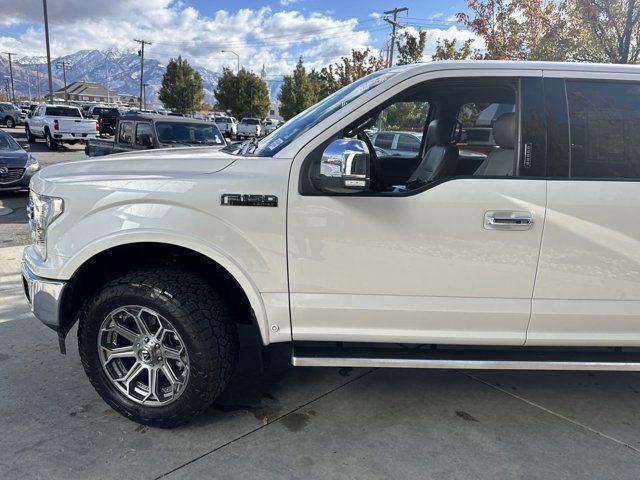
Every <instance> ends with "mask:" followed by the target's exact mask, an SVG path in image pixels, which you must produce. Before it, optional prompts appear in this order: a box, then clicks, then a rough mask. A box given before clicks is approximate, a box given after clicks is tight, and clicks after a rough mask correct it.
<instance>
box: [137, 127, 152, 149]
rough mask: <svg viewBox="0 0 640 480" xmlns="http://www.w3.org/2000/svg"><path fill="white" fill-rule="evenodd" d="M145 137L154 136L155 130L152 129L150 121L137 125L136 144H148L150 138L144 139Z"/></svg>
mask: <svg viewBox="0 0 640 480" xmlns="http://www.w3.org/2000/svg"><path fill="white" fill-rule="evenodd" d="M143 137H146V138H148V139H149V140H151V139H152V138H153V130H152V129H151V124H150V123H144V122H142V123H138V124H137V125H136V145H142V146H147V145H148V143H145V142H148V140H143Z"/></svg>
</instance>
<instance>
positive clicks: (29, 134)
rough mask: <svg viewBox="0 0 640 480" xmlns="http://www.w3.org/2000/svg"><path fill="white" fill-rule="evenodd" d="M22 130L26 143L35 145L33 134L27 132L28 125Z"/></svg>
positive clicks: (29, 131)
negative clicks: (25, 135)
mask: <svg viewBox="0 0 640 480" xmlns="http://www.w3.org/2000/svg"><path fill="white" fill-rule="evenodd" d="M24 130H25V133H26V134H27V142H29V143H36V137H35V135H34V134H33V133H31V130H29V125H27V126H26V127H24Z"/></svg>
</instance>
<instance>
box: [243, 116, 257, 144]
mask: <svg viewBox="0 0 640 480" xmlns="http://www.w3.org/2000/svg"><path fill="white" fill-rule="evenodd" d="M260 136H262V122H261V121H260V119H259V118H251V117H245V118H243V119H242V120H240V123H239V124H238V140H244V139H245V138H258V137H260Z"/></svg>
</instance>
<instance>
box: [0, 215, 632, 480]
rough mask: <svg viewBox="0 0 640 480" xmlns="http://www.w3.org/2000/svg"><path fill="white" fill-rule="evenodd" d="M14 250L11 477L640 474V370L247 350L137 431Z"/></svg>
mask: <svg viewBox="0 0 640 480" xmlns="http://www.w3.org/2000/svg"><path fill="white" fill-rule="evenodd" d="M0 228H4V225H2V226H0ZM20 254H21V248H20V247H10V248H0V298H1V299H2V301H1V302H0V338H2V341H1V342H0V431H1V432H2V435H0V472H2V473H1V475H0V476H1V477H2V478H3V479H14V478H15V479H18V478H19V479H25V478H66V479H87V478H158V477H162V476H166V478H171V479H173V478H176V479H178V478H205V477H206V478H243V479H246V478H263V479H264V478H434V479H435V478H438V479H439V478H448V479H458V478H460V479H485V478H486V479H495V478H520V479H526V478H531V479H539V478H554V479H560V478H599V479H600V478H601V479H609V478H616V479H626V478H629V479H632V478H633V479H637V477H638V474H637V472H638V469H639V468H640V433H639V432H640V409H639V408H638V403H639V401H640V374H637V373H587V372H579V373H571V372H559V373H558V372H556V373H550V372H486V371H469V372H461V371H454V370H393V369H387V370H364V369H362V370H357V369H354V370H351V369H334V368H322V369H312V368H307V369H304V368H293V367H291V366H289V365H288V354H289V352H288V347H287V346H285V345H281V346H277V348H273V349H272V350H271V362H270V365H269V366H268V367H267V368H266V370H265V371H264V372H262V373H261V372H260V362H259V361H258V358H257V356H255V355H251V352H252V351H253V350H251V349H248V348H247V349H246V351H245V352H244V353H245V355H242V359H243V360H242V363H241V365H240V367H239V370H240V375H237V376H236V380H235V381H234V382H233V384H232V386H231V388H230V389H229V391H228V392H227V393H225V395H224V397H222V398H221V399H219V400H218V401H217V402H216V404H215V405H214V406H213V407H211V408H210V409H209V411H208V412H207V413H206V414H205V415H203V416H201V417H199V418H197V419H196V420H195V421H194V422H192V423H191V424H189V425H187V426H185V427H182V428H178V429H175V430H160V429H154V428H149V427H145V426H141V425H138V424H136V423H133V422H130V421H128V420H126V419H125V418H123V417H122V416H120V415H118V414H117V413H115V412H114V411H112V410H111V409H110V408H109V407H108V406H107V405H106V404H105V403H104V402H102V400H101V399H100V398H99V397H98V395H97V394H96V393H95V392H94V390H93V388H92V387H91V385H90V384H89V381H88V380H87V379H86V376H85V374H84V372H83V371H82V367H81V364H80V361H79V358H78V353H77V348H76V345H75V329H74V330H73V331H72V332H71V334H70V335H69V337H68V339H67V347H68V354H67V355H66V356H62V355H60V354H59V352H58V348H57V342H56V339H55V335H54V333H53V332H52V331H50V330H48V329H47V328H46V327H45V326H43V325H42V324H41V323H40V322H39V321H38V320H36V319H35V318H34V317H33V316H32V315H31V313H30V312H29V310H28V308H27V306H26V303H25V301H24V299H23V295H22V285H21V280H20V276H19V274H18V267H19V259H20ZM248 341H250V339H248ZM241 377H242V380H240V378H241Z"/></svg>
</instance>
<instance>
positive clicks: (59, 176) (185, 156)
mask: <svg viewBox="0 0 640 480" xmlns="http://www.w3.org/2000/svg"><path fill="white" fill-rule="evenodd" d="M237 159H238V157H237V156H235V155H231V154H229V153H224V152H221V151H220V150H219V149H218V148H211V147H197V148H194V147H185V148H168V149H154V150H148V151H145V152H135V153H120V154H115V155H107V156H103V157H91V158H89V159H87V160H74V161H69V162H62V163H58V164H55V165H49V166H47V167H45V168H43V169H42V170H41V171H40V172H39V173H38V174H37V175H35V176H34V177H33V179H32V180H31V189H32V190H33V191H35V192H37V193H42V192H43V191H44V188H45V184H46V183H55V184H63V183H84V182H88V183H94V182H100V181H103V180H136V179H162V178H167V179H168V178H188V177H193V176H197V175H203V174H210V173H215V172H219V171H220V170H223V169H225V168H227V167H228V166H229V165H231V164H232V163H233V162H234V161H236V160H237Z"/></svg>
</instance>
